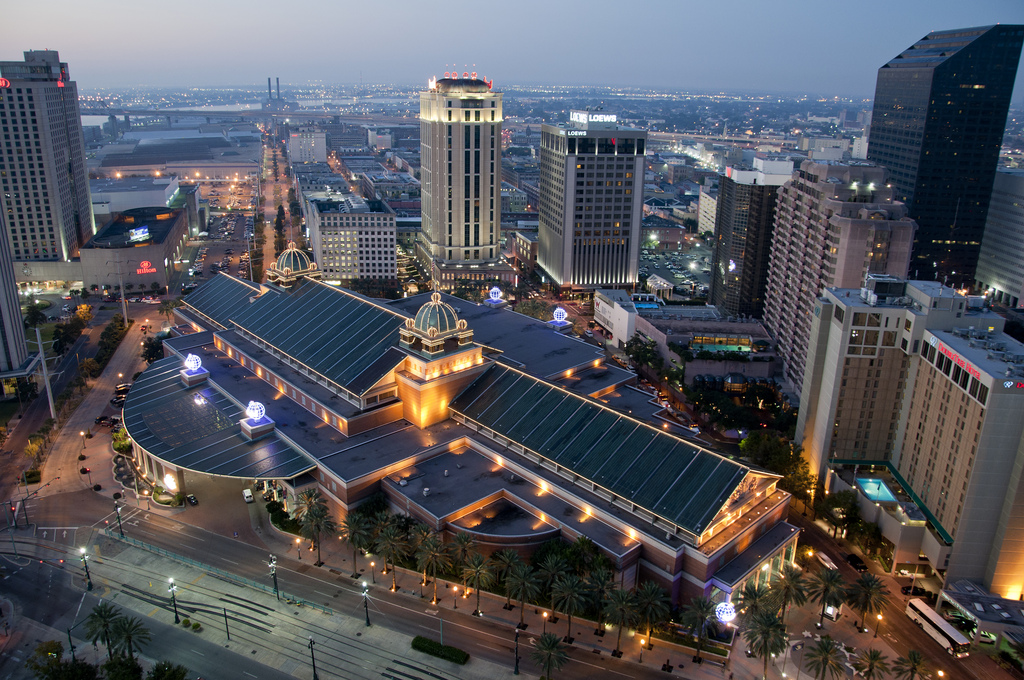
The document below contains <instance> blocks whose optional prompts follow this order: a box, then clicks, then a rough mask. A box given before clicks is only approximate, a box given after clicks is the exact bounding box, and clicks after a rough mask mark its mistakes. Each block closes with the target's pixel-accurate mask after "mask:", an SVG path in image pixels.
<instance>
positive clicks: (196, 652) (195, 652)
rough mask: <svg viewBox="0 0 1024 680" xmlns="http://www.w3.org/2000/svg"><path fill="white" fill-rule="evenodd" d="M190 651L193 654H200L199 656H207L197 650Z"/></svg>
mask: <svg viewBox="0 0 1024 680" xmlns="http://www.w3.org/2000/svg"><path fill="white" fill-rule="evenodd" d="M188 651H190V652H192V653H193V654H198V655H199V656H206V655H205V654H203V653H202V652H198V651H196V650H194V649H190V650H188Z"/></svg>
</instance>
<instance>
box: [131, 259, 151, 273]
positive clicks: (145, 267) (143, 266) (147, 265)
mask: <svg viewBox="0 0 1024 680" xmlns="http://www.w3.org/2000/svg"><path fill="white" fill-rule="evenodd" d="M135 273H136V274H156V267H154V266H153V263H152V262H150V261H149V260H143V261H142V262H140V263H139V268H138V269H136V270H135Z"/></svg>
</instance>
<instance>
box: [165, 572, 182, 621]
mask: <svg viewBox="0 0 1024 680" xmlns="http://www.w3.org/2000/svg"><path fill="white" fill-rule="evenodd" d="M167 584H168V585H167V592H169V593H170V594H171V606H172V607H174V622H175V623H181V619H180V618H178V601H177V600H176V599H175V598H174V591H175V590H177V589H178V586H176V585H174V579H173V578H169V579H167Z"/></svg>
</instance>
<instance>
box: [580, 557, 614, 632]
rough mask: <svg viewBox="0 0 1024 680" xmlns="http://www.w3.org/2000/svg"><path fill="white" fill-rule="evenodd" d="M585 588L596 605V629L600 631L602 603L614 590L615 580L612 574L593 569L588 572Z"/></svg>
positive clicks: (602, 623) (602, 615) (607, 571)
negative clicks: (586, 587) (588, 590)
mask: <svg viewBox="0 0 1024 680" xmlns="http://www.w3.org/2000/svg"><path fill="white" fill-rule="evenodd" d="M587 586H588V587H589V588H590V597H591V598H592V599H593V601H594V604H595V605H597V628H598V630H600V629H601V626H602V625H604V601H605V599H607V597H608V595H609V594H610V593H611V592H612V591H613V590H614V589H615V580H614V579H613V578H612V572H611V571H609V570H607V569H595V570H594V571H592V572H590V577H589V578H588V579H587Z"/></svg>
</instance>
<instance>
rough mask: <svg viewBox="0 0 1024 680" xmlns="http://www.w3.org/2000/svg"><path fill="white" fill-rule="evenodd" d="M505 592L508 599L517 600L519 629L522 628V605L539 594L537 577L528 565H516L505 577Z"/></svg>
mask: <svg viewBox="0 0 1024 680" xmlns="http://www.w3.org/2000/svg"><path fill="white" fill-rule="evenodd" d="M505 590H506V591H507V592H508V594H509V596H510V597H514V598H516V599H517V600H519V627H520V628H522V627H523V625H524V623H523V617H524V616H525V614H526V609H525V607H523V605H524V604H525V603H526V601H527V600H532V599H534V598H535V597H537V595H538V594H539V593H540V587H539V584H538V580H537V575H536V574H534V573H533V567H531V566H530V565H528V564H517V565H516V566H514V567H513V568H512V570H511V571H510V572H508V575H507V576H506V577H505Z"/></svg>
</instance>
